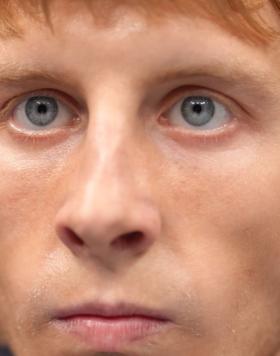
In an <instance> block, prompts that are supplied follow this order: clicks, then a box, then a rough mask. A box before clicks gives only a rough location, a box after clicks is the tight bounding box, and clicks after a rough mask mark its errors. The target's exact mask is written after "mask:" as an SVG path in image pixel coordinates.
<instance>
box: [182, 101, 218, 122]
mask: <svg viewBox="0 0 280 356" xmlns="http://www.w3.org/2000/svg"><path fill="white" fill-rule="evenodd" d="M181 113H182V115H183V118H184V120H186V122H187V123H188V124H190V125H193V126H203V125H206V124H208V122H210V121H211V120H212V118H213V117H214V115H215V104H214V103H213V101H212V100H211V99H210V98H207V97H204V96H190V97H188V98H187V99H186V100H184V102H183V103H182V107H181Z"/></svg>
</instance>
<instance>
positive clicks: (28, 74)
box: [0, 65, 67, 86]
mask: <svg viewBox="0 0 280 356" xmlns="http://www.w3.org/2000/svg"><path fill="white" fill-rule="evenodd" d="M38 81H45V82H52V83H60V84H61V82H64V83H65V82H66V81H67V80H66V76H65V74H62V73H59V72H57V73H52V72H51V71H48V70H43V69H34V68H24V67H17V68H14V67H13V66H10V65H3V66H1V65H0V84H2V85H7V86H18V85H21V84H22V83H24V82H38Z"/></svg>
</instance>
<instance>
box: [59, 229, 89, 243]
mask: <svg viewBox="0 0 280 356" xmlns="http://www.w3.org/2000/svg"><path fill="white" fill-rule="evenodd" d="M61 237H62V239H63V241H64V243H65V244H67V245H76V246H77V245H78V246H83V245H84V244H85V243H84V241H83V240H81V239H80V238H79V237H78V235H76V234H75V232H74V231H72V230H71V229H68V228H63V231H62V233H61Z"/></svg>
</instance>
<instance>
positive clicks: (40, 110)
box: [25, 96, 58, 127]
mask: <svg viewBox="0 0 280 356" xmlns="http://www.w3.org/2000/svg"><path fill="white" fill-rule="evenodd" d="M25 114H26V117H27V118H28V120H30V122H31V123H32V124H33V125H36V126H41V127H42V126H47V125H49V124H50V123H52V122H53V121H54V120H55V119H56V117H57V114H58V104H57V101H56V100H55V99H54V98H52V97H48V96H33V97H31V98H30V99H29V100H27V101H26V103H25Z"/></svg>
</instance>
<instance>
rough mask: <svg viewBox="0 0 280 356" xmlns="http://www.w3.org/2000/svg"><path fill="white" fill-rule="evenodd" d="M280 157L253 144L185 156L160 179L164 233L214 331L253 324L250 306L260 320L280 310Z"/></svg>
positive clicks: (208, 327)
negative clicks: (163, 190)
mask: <svg viewBox="0 0 280 356" xmlns="http://www.w3.org/2000/svg"><path fill="white" fill-rule="evenodd" d="M277 157H278V153H277V152H271V149H269V148H268V149H267V151H265V149H264V148H263V147H262V149H260V147H257V146H255V147H248V148H247V149H246V150H245V149H237V150H235V151H230V152H223V153H216V154H213V155H212V156H209V155H207V156H206V155H205V154H204V156H203V154H202V155H201V156H200V157H198V156H196V157H191V156H187V158H188V159H186V160H185V162H183V163H180V164H178V165H177V166H176V169H175V170H174V171H172V175H171V176H168V174H167V175H165V177H164V178H163V179H166V181H168V182H170V181H172V177H177V179H176V181H175V179H174V184H173V185H170V184H166V187H165V194H166V195H165V196H166V197H169V199H166V200H165V204H164V206H165V211H164V213H165V214H166V215H165V221H167V222H168V223H167V225H166V226H167V229H166V231H167V238H166V240H167V242H168V243H169V244H170V245H172V250H173V251H176V254H177V257H178V259H180V261H181V262H182V264H183V268H184V269H185V271H186V273H187V274H188V276H191V281H192V282H191V285H192V290H193V291H195V295H196V296H197V300H200V305H201V313H202V315H203V316H204V318H203V319H204V322H205V326H206V330H211V333H224V332H227V331H228V328H229V327H231V328H232V330H236V328H238V327H244V326H245V325H246V323H248V327H250V320H251V322H252V316H253V315H254V314H255V317H254V319H255V318H259V319H258V320H262V322H263V325H267V324H266V322H267V323H272V322H273V320H274V321H275V322H276V318H278V316H279V315H277V313H275V312H274V310H278V305H279V302H280V288H277V287H275V286H278V285H279V281H280V267H279V266H278V265H279V261H280V239H279V238H278V235H279V232H280V220H279V211H280V184H279V182H280V170H279V169H278V166H279V164H278V162H277V159H278V158H277ZM262 162H266V165H265V166H264V165H263V164H262ZM170 172H171V171H170ZM178 177H180V179H178ZM171 188H172V189H171ZM162 205H163V203H162ZM174 206H176V209H174ZM274 308H275V309H274ZM242 325H243V326H242ZM254 325H260V322H259V323H255V324H254ZM213 326H215V327H213ZM250 330H252V327H250Z"/></svg>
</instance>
